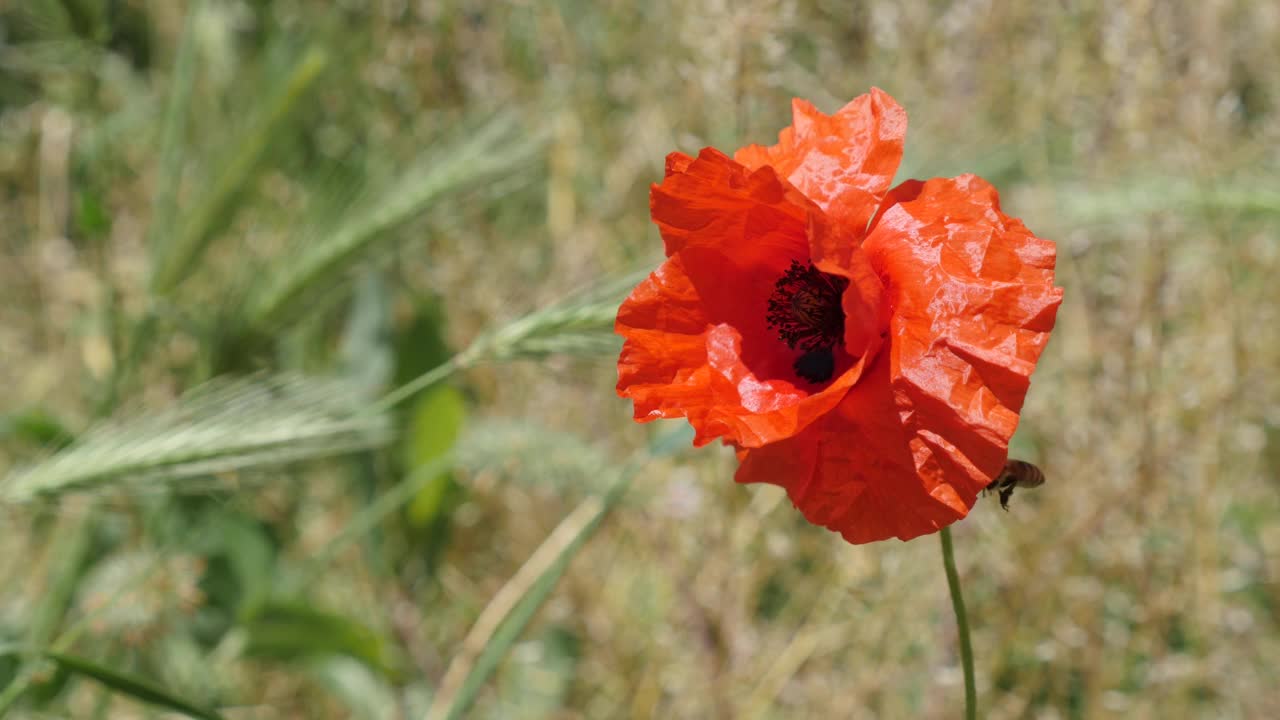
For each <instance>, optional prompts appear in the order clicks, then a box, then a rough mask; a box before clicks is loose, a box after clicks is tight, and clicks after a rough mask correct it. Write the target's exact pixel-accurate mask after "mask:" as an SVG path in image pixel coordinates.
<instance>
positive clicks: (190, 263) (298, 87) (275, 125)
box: [152, 47, 328, 294]
mask: <svg viewBox="0 0 1280 720" xmlns="http://www.w3.org/2000/svg"><path fill="white" fill-rule="evenodd" d="M327 64H328V56H326V55H325V54H324V53H323V52H322V51H321V50H319V49H318V48H314V47H313V48H310V49H309V50H307V52H306V53H305V54H304V55H303V56H302V58H301V59H300V60H298V62H297V63H296V64H295V65H294V66H293V68H292V69H291V70H290V72H289V74H288V77H287V78H286V79H285V81H284V82H283V83H282V84H281V85H280V86H279V88H278V89H277V90H276V91H275V93H273V94H272V95H271V97H269V98H267V100H266V101H265V103H264V104H265V106H266V110H265V111H264V112H263V113H262V114H261V115H260V116H259V117H258V119H257V120H256V121H255V122H253V123H252V124H250V125H249V127H248V128H246V130H245V131H244V134H243V135H241V137H240V138H239V139H238V140H237V141H235V142H233V143H231V145H232V147H233V148H234V150H233V151H232V152H231V153H230V155H229V160H228V161H227V163H226V165H224V166H223V167H222V169H221V170H220V171H219V172H218V173H217V174H216V176H215V178H214V180H213V182H212V183H211V184H210V186H209V189H208V191H207V192H205V193H203V194H202V195H201V199H200V202H199V204H197V205H196V207H195V208H194V209H192V211H191V212H190V214H189V215H188V217H189V218H190V219H189V220H188V221H187V222H186V223H184V224H183V225H182V228H181V231H180V233H179V234H178V235H177V236H176V237H175V238H174V239H173V242H172V244H171V245H170V246H168V247H167V248H164V249H163V250H160V249H159V248H157V250H159V253H158V256H157V257H158V258H159V259H160V262H159V263H158V266H157V268H156V273H155V275H154V277H153V278H152V289H153V290H154V291H156V292H158V293H161V294H163V293H167V292H169V291H171V290H173V288H174V287H176V286H177V284H178V283H179V282H181V281H182V280H184V279H185V278H186V277H187V276H188V275H190V274H191V272H192V271H193V270H195V268H196V267H198V266H199V264H200V259H201V258H202V257H204V254H205V251H207V250H208V249H209V244H210V243H211V242H212V240H213V238H214V236H215V235H216V234H217V233H218V232H219V231H220V230H221V229H222V228H224V227H226V225H227V223H229V222H231V219H232V218H233V217H234V216H235V206H236V204H237V202H238V201H239V200H240V199H241V198H242V197H243V192H244V190H245V188H246V187H248V186H249V181H250V180H251V179H252V177H253V174H254V172H255V171H256V170H257V168H258V166H259V165H260V164H261V161H262V159H263V157H264V156H265V155H266V152H267V150H268V149H269V148H270V147H271V146H272V143H273V141H274V140H275V139H276V137H278V136H279V134H280V132H281V131H282V130H284V129H285V128H286V127H288V123H287V122H286V121H287V120H288V119H289V117H290V116H291V115H292V113H293V111H294V110H295V109H296V108H297V107H298V105H299V101H300V100H301V99H302V98H303V97H304V96H305V95H306V94H307V92H308V91H309V90H310V89H311V88H312V87H314V86H315V81H316V79H317V78H319V77H320V73H321V72H322V71H323V70H324V68H325V66H326V65H327Z"/></svg>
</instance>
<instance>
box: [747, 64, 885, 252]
mask: <svg viewBox="0 0 1280 720" xmlns="http://www.w3.org/2000/svg"><path fill="white" fill-rule="evenodd" d="M791 112H792V124H791V127H788V128H785V129H783V130H782V132H781V133H779V134H778V144H777V145H774V146H772V147H763V146H760V145H748V146H747V147H744V148H742V149H741V150H739V151H738V152H737V153H735V154H734V159H736V160H737V161H738V162H740V163H742V164H743V165H745V166H747V167H749V168H753V169H754V168H759V167H764V166H770V167H773V168H774V169H775V170H777V171H778V174H779V175H781V176H782V177H784V178H786V179H787V180H788V181H789V182H790V183H791V184H792V185H794V186H795V187H796V188H798V189H799V190H800V191H801V192H802V193H804V194H805V195H806V196H807V197H808V198H809V199H810V200H812V201H813V202H815V203H817V204H818V206H819V207H821V208H822V209H823V210H825V211H826V212H827V214H828V215H829V216H831V218H832V219H833V220H835V221H837V222H839V223H842V224H844V225H845V226H846V227H848V228H850V229H852V230H853V231H854V232H856V233H857V238H861V237H862V235H863V233H864V232H865V228H866V227H867V223H868V221H869V220H871V217H872V215H873V214H874V213H875V210H876V207H877V206H878V205H879V204H880V200H881V198H882V197H883V196H884V194H885V192H886V191H887V190H888V189H889V186H890V185H891V184H892V183H893V176H894V173H896V172H897V170H898V164H899V163H900V162H901V161H902V148H903V143H904V141H905V139H906V134H907V113H906V111H905V110H903V109H902V107H901V106H900V105H898V103H897V102H896V101H895V100H894V99H893V98H892V97H890V96H889V95H888V93H885V92H884V91H883V90H880V89H879V88H872V89H871V92H869V93H867V94H865V95H859V96H858V97H856V98H854V99H853V100H852V101H851V102H849V104H847V105H845V106H844V107H842V108H840V110H838V111H837V112H836V113H835V114H833V115H830V116H828V115H824V114H823V113H822V112H820V111H819V110H818V109H817V108H815V107H814V106H813V105H811V104H810V103H809V102H808V101H805V100H801V99H798V98H797V99H796V100H793V101H792V103H791ZM828 250H829V251H833V252H839V251H840V250H841V248H840V247H839V246H833V247H831V248H825V249H824V248H820V252H819V253H817V254H815V256H814V259H815V260H821V259H823V256H824V254H825V252H826V251H828Z"/></svg>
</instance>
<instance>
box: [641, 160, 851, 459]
mask: <svg viewBox="0 0 1280 720" xmlns="http://www.w3.org/2000/svg"><path fill="white" fill-rule="evenodd" d="M667 169H668V175H667V177H666V179H665V180H664V181H663V183H662V184H661V185H659V186H655V187H654V188H653V192H652V195H651V206H652V210H653V217H654V220H655V222H656V223H657V224H658V225H659V227H660V228H661V230H662V233H663V237H664V239H665V240H666V242H667V250H668V252H669V253H670V255H671V256H670V258H669V259H668V260H667V262H666V263H664V265H663V266H662V267H661V268H659V270H658V272H656V273H654V274H653V275H652V276H650V277H649V278H648V279H647V280H646V281H645V282H642V283H641V284H640V285H639V286H638V287H637V288H636V290H635V291H634V292H633V293H632V295H631V297H629V298H628V299H627V301H626V302H625V303H624V304H623V306H622V308H621V309H620V311H619V314H618V321H617V324H616V329H617V332H618V333H619V334H621V335H623V336H624V337H625V338H626V342H625V343H624V346H623V351H622V355H621V357H620V359H619V364H618V367H619V381H618V392H619V394H621V395H623V396H624V397H630V398H632V399H633V400H635V416H636V418H637V419H639V420H648V419H653V418H658V417H673V416H678V415H685V416H687V417H688V418H689V422H690V424H692V425H693V427H694V428H695V429H696V431H697V435H696V438H695V442H696V443H697V444H704V443H706V442H709V441H711V440H712V439H715V438H721V439H723V440H725V441H726V442H729V443H733V444H736V445H739V446H745V447H755V446H759V445H762V444H766V443H769V442H775V441H777V440H780V439H782V438H785V437H788V436H790V435H792V434H794V433H796V432H798V431H799V430H800V429H802V428H803V427H805V426H806V425H808V424H809V423H811V422H812V421H813V420H815V419H816V418H817V417H819V416H820V415H821V414H823V413H825V412H827V411H829V410H830V409H831V408H832V407H834V406H835V405H836V404H837V403H838V402H839V400H840V398H841V397H842V396H843V393H844V392H845V391H846V390H847V389H848V388H849V387H850V386H851V385H852V384H853V383H854V382H856V380H857V377H858V375H859V374H860V373H861V365H859V364H858V359H857V358H853V357H850V356H848V355H847V354H846V353H844V352H843V351H838V352H837V353H836V371H837V372H836V374H835V379H834V380H832V381H829V382H828V383H827V384H825V385H821V386H813V385H810V384H809V383H807V382H803V381H801V380H800V379H799V378H797V377H796V373H795V370H794V367H793V363H794V360H795V357H796V353H795V352H793V351H792V350H790V349H789V348H787V347H786V346H785V344H783V343H782V341H781V340H780V339H779V338H778V336H777V333H776V331H774V330H772V329H770V328H769V327H768V325H767V319H766V318H767V308H768V300H769V296H770V295H771V294H772V293H773V291H774V287H775V283H776V282H777V280H778V278H779V277H780V276H781V275H782V274H783V273H784V272H785V270H786V269H787V267H788V266H789V265H790V264H791V262H792V261H793V260H794V261H804V262H807V261H808V248H809V245H810V240H809V237H808V235H809V226H810V223H811V221H812V216H814V215H820V214H821V211H820V210H819V209H818V208H817V207H816V206H814V205H813V204H812V203H810V202H809V201H808V200H807V199H805V198H804V196H803V195H801V194H799V193H798V192H796V191H795V189H794V188H791V187H790V185H788V184H787V183H786V182H785V181H782V180H779V179H778V177H777V175H776V174H774V172H773V170H772V169H770V168H761V169H759V170H756V171H754V172H752V171H749V170H747V169H746V168H744V167H742V166H741V165H739V164H738V163H736V162H734V161H733V160H732V159H730V158H728V157H727V156H725V155H723V154H721V153H719V152H717V151H715V150H711V149H708V150H704V151H703V152H702V153H701V154H700V155H699V156H698V158H697V159H691V158H688V157H687V156H683V155H678V154H673V155H672V156H670V157H669V158H668V166H667Z"/></svg>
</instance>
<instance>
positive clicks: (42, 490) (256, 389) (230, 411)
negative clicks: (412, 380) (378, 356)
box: [0, 375, 391, 502]
mask: <svg viewBox="0 0 1280 720" xmlns="http://www.w3.org/2000/svg"><path fill="white" fill-rule="evenodd" d="M390 434H391V433H390V426H389V423H388V421H387V419H386V418H385V417H384V416H382V415H380V414H375V413H370V412H368V411H367V410H366V409H365V408H363V407H362V406H361V404H360V401H359V398H358V395H357V393H356V392H355V391H354V389H353V388H351V387H350V386H349V384H347V383H344V382H342V381H338V380H327V379H320V378H307V377H302V376H297V375H278V376H266V377H257V378H251V379H248V380H244V379H238V380H221V381H213V382H210V383H208V384H206V385H204V386H201V387H199V388H196V389H195V390H193V391H191V392H189V393H187V394H186V395H185V396H183V398H181V399H180V400H179V401H178V402H177V403H175V404H174V405H173V406H172V407H169V408H165V409H162V410H159V411H155V412H151V413H147V414H140V415H137V416H134V417H131V418H127V419H122V420H118V421H115V422H110V423H107V424H105V425H103V426H100V427H98V428H96V429H94V430H90V431H89V432H87V433H85V434H84V436H82V437H81V439H80V440H79V441H77V442H76V443H75V444H73V445H71V446H70V447H68V448H66V449H65V450H63V451H62V452H60V453H58V454H56V455H53V456H51V457H49V458H48V459H46V460H45V461H44V462H41V463H38V464H37V465H35V466H33V467H31V468H29V469H27V470H25V471H18V472H16V473H13V474H11V475H10V476H9V477H8V478H7V479H6V481H5V482H4V483H3V484H0V502H24V501H29V500H33V499H35V498H39V497H51V496H56V495H59V494H62V493H66V492H70V491H75V490H87V489H98V488H103V487H108V486H113V485H119V484H125V483H129V484H136V483H139V482H144V481H147V482H152V483H154V482H159V481H163V480H172V479H180V478H190V477H193V476H198V475H207V474H211V473H218V472H230V471H244V470H251V469H256V468H261V467H264V466H270V465H280V464H283V463H288V462H297V461H303V460H310V459H314V458H320V457H328V456H332V455H336V454H342V453H346V452H353V451H356V450H364V449H369V448H373V447H378V446H381V445H383V444H384V443H386V442H387V441H388V440H389V438H390Z"/></svg>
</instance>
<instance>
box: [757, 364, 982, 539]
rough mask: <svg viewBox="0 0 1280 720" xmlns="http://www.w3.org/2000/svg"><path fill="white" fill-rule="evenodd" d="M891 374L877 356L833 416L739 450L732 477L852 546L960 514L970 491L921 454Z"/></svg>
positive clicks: (915, 531) (915, 532)
mask: <svg viewBox="0 0 1280 720" xmlns="http://www.w3.org/2000/svg"><path fill="white" fill-rule="evenodd" d="M889 369H890V361H889V359H888V357H886V356H885V355H884V354H881V356H880V357H879V358H878V359H877V361H876V362H875V363H874V364H873V365H872V367H871V368H870V370H868V371H867V372H866V373H864V374H863V376H862V379H861V381H860V382H858V383H857V384H856V385H854V387H853V388H852V389H851V390H850V391H849V392H848V393H847V394H846V395H845V396H844V398H843V400H842V401H841V402H840V404H839V405H838V406H837V407H836V409H835V410H834V411H833V412H830V413H828V414H826V415H824V416H823V417H822V418H821V419H819V420H818V421H817V422H815V423H813V424H812V425H810V426H809V427H808V428H806V429H805V430H804V431H803V432H801V433H799V434H797V435H795V436H793V437H791V438H788V439H786V440H783V441H781V442H778V443H774V444H772V445H766V446H764V447H761V448H755V449H750V450H743V451H741V452H740V453H739V459H740V460H741V465H740V466H739V468H738V472H737V475H736V477H735V479H736V480H737V481H738V482H742V483H756V482H765V483H771V484H774V485H779V486H781V487H783V488H784V489H786V491H787V495H788V496H789V497H790V498H791V502H792V503H793V504H794V505H795V506H796V508H798V509H799V510H800V512H802V513H803V514H804V516H805V518H806V519H808V520H809V521H810V522H812V523H814V524H816V525H822V526H823V527H826V528H829V529H831V530H833V531H835V532H838V533H840V534H841V536H843V537H844V539H845V540H847V541H849V542H851V543H855V544H860V543H868V542H874V541H877V540H884V539H886V538H890V537H897V538H899V539H901V540H910V539H911V538H914V537H917V536H920V535H924V534H927V533H931V532H935V531H937V530H939V529H940V528H942V527H944V526H946V525H949V524H951V523H953V522H955V521H956V520H958V519H960V518H962V517H964V516H965V514H967V513H968V510H969V508H970V507H972V505H973V503H974V499H975V491H973V490H971V489H970V487H969V485H968V483H959V484H956V483H953V482H952V478H953V475H952V474H951V473H952V472H953V468H951V467H943V466H942V465H940V464H938V463H934V462H931V460H930V458H929V457H928V456H927V453H924V452H922V451H921V450H920V449H919V447H918V442H917V439H916V438H914V437H913V436H912V434H911V431H910V430H909V429H908V427H907V425H906V422H905V420H906V418H905V417H904V416H903V414H902V411H901V410H900V409H899V408H898V406H897V404H896V401H895V398H894V390H893V387H892V385H891V384H890V376H889Z"/></svg>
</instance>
